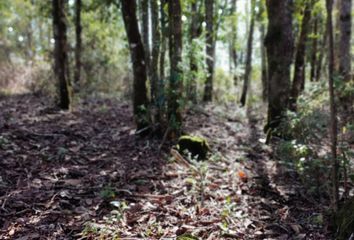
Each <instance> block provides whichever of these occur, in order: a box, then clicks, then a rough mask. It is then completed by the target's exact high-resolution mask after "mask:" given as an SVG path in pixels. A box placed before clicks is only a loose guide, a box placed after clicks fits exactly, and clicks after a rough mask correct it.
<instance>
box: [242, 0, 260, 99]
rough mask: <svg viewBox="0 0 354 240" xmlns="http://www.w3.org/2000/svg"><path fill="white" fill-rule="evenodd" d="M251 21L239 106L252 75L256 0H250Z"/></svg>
mask: <svg viewBox="0 0 354 240" xmlns="http://www.w3.org/2000/svg"><path fill="white" fill-rule="evenodd" d="M251 9H252V10H251V11H252V13H251V23H250V29H249V32H248V40H247V55H246V69H245V76H244V82H243V88H242V95H241V99H240V103H241V106H245V104H246V98H247V92H248V87H249V82H250V78H251V77H252V76H251V75H252V51H253V32H254V22H255V14H256V13H255V9H256V1H255V0H252V2H251Z"/></svg>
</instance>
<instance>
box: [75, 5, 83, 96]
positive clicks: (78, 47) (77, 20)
mask: <svg viewBox="0 0 354 240" xmlns="http://www.w3.org/2000/svg"><path fill="white" fill-rule="evenodd" d="M81 7H82V2H81V0H76V1H75V37H76V46H75V72H74V83H75V87H76V88H77V89H76V90H78V88H79V86H80V78H81V48H82V39H81V32H82V26H81Z"/></svg>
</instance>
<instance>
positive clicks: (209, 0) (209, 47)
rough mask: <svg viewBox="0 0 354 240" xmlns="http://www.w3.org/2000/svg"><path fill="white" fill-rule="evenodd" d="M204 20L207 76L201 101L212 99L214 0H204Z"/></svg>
mask: <svg viewBox="0 0 354 240" xmlns="http://www.w3.org/2000/svg"><path fill="white" fill-rule="evenodd" d="M205 22H206V34H205V37H206V66H207V78H206V82H205V88H204V97H203V101H204V102H211V101H212V99H213V81H214V65H215V62H214V61H215V39H214V0H205Z"/></svg>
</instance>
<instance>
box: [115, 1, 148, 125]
mask: <svg viewBox="0 0 354 240" xmlns="http://www.w3.org/2000/svg"><path fill="white" fill-rule="evenodd" d="M121 3H122V15H123V20H124V26H125V31H126V33H127V37H128V42H129V49H130V55H131V61H132V64H133V74H134V82H133V111H134V120H135V123H136V126H137V129H138V130H140V129H143V128H145V127H146V126H148V125H149V120H150V119H149V115H148V111H147V108H148V105H149V102H148V97H147V89H146V81H147V76H146V65H145V64H144V61H145V53H144V46H143V43H142V41H141V36H140V33H139V27H138V20H137V17H136V2H135V0H121Z"/></svg>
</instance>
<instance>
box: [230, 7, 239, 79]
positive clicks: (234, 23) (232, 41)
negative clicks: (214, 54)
mask: <svg viewBox="0 0 354 240" xmlns="http://www.w3.org/2000/svg"><path fill="white" fill-rule="evenodd" d="M236 7H237V0H231V14H233V15H234V19H232V23H231V39H230V58H231V62H232V63H231V66H232V65H233V68H234V72H233V75H234V76H233V77H234V84H235V85H236V84H237V73H236V70H237V64H238V61H237V18H236V16H237V15H236V11H237V8H236Z"/></svg>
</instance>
